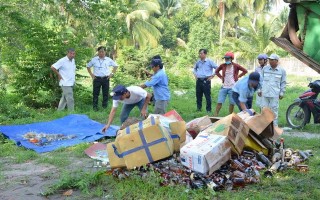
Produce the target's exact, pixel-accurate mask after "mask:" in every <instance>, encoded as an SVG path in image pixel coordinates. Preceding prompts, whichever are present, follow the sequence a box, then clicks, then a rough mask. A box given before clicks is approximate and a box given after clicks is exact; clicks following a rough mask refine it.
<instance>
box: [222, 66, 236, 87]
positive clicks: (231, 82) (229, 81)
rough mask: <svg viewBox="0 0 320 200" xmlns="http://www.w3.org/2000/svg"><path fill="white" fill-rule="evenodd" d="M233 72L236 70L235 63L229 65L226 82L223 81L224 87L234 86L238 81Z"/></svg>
mask: <svg viewBox="0 0 320 200" xmlns="http://www.w3.org/2000/svg"><path fill="white" fill-rule="evenodd" d="M233 72H234V69H233V65H231V67H230V68H228V67H227V69H226V75H225V77H224V82H223V88H232V87H233V86H234V84H235V83H236V81H235V80H234V75H233Z"/></svg>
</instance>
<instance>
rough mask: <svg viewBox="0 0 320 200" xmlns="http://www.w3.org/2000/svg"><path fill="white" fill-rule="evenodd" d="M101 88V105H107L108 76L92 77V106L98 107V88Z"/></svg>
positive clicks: (104, 106)
mask: <svg viewBox="0 0 320 200" xmlns="http://www.w3.org/2000/svg"><path fill="white" fill-rule="evenodd" d="M101 88H102V107H103V108H106V107H107V106H108V95H109V78H108V77H96V78H95V79H93V108H94V109H97V108H98V100H99V94H100V89H101Z"/></svg>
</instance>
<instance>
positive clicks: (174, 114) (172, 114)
mask: <svg viewBox="0 0 320 200" xmlns="http://www.w3.org/2000/svg"><path fill="white" fill-rule="evenodd" d="M163 116H165V117H168V118H170V119H172V120H176V121H184V120H183V119H182V117H181V116H180V115H179V113H178V112H177V111H176V110H170V111H169V112H167V113H165V114H164V115H163Z"/></svg>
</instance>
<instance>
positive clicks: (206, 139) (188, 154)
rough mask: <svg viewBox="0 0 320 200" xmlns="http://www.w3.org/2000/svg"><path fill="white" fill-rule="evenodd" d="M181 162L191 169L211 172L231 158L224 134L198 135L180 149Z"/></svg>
mask: <svg viewBox="0 0 320 200" xmlns="http://www.w3.org/2000/svg"><path fill="white" fill-rule="evenodd" d="M180 157H181V163H182V164H183V165H184V166H186V167H188V168H190V169H191V170H193V171H196V172H200V173H203V174H211V173H213V172H214V171H215V170H217V169H219V168H220V167H221V166H222V165H223V164H224V163H226V162H227V161H228V160H229V159H230V158H231V144H230V141H229V140H228V139H227V137H226V136H222V135H208V136H202V137H201V136H198V137H197V138H196V139H195V140H193V141H191V142H190V143H188V144H186V145H185V146H184V147H182V148H181V150H180Z"/></svg>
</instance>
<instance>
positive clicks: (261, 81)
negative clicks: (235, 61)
mask: <svg viewBox="0 0 320 200" xmlns="http://www.w3.org/2000/svg"><path fill="white" fill-rule="evenodd" d="M264 67H265V66H263V67H261V66H259V67H257V68H256V69H255V72H258V73H259V74H260V81H259V84H260V87H261V86H262V83H263V78H262V70H263V68H264ZM258 91H259V92H261V88H259V90H258Z"/></svg>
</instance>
